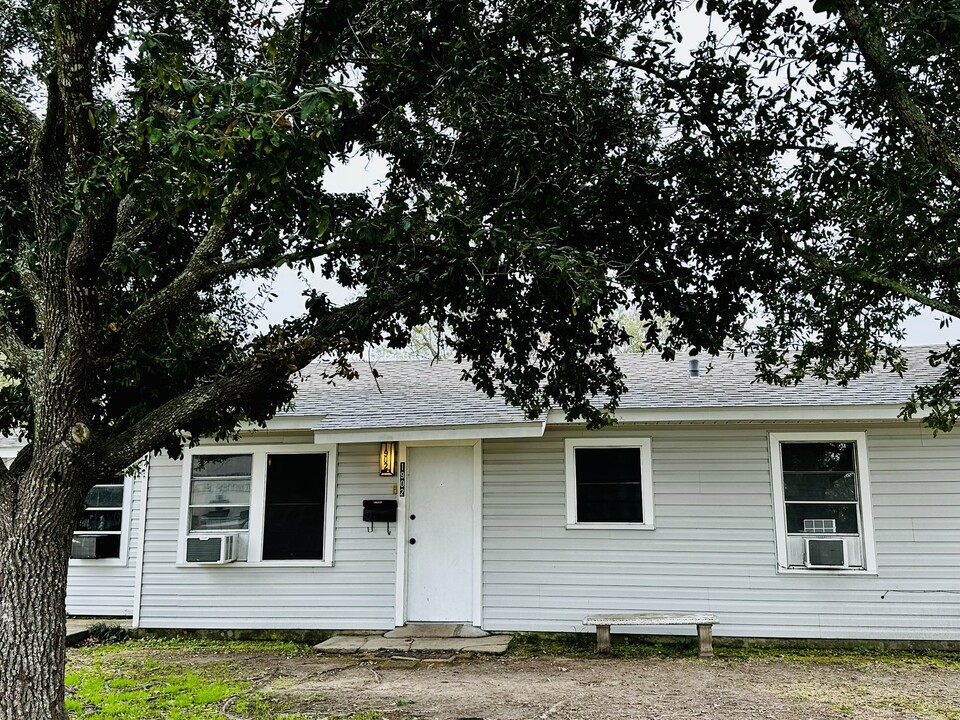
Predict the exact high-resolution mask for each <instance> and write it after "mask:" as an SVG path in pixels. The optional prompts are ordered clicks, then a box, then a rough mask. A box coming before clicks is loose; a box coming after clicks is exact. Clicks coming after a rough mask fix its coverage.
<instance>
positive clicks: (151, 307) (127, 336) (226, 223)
mask: <svg viewBox="0 0 960 720" xmlns="http://www.w3.org/2000/svg"><path fill="white" fill-rule="evenodd" d="M251 193H252V189H251V188H250V187H249V186H248V187H237V188H235V189H234V190H233V191H232V192H231V193H230V194H229V195H227V197H226V199H225V200H224V201H223V204H222V205H221V207H220V213H219V215H218V217H217V219H216V220H214V222H213V224H212V225H211V226H210V228H209V230H207V233H206V235H204V237H203V239H202V240H201V241H200V243H199V244H198V245H197V247H196V249H195V250H194V252H193V255H192V256H191V257H190V260H189V261H187V264H186V267H184V269H183V272H181V273H180V274H179V275H178V276H177V277H176V278H174V279H173V280H172V281H171V282H170V284H169V285H167V286H166V287H165V288H163V289H162V290H160V291H159V292H158V293H157V294H156V295H154V296H153V297H151V298H150V299H149V300H147V301H145V302H144V303H143V304H142V305H140V306H139V307H138V308H137V309H136V310H134V311H133V312H132V313H131V314H130V315H129V316H128V317H127V318H126V319H125V320H124V321H123V323H122V324H121V325H120V327H119V329H118V332H117V333H116V334H115V337H114V338H113V341H112V342H113V343H114V344H115V348H116V352H112V353H110V355H111V356H113V355H115V354H116V353H120V354H122V353H125V352H127V351H128V350H129V349H131V348H132V347H134V346H135V345H136V344H137V342H139V341H140V340H141V339H142V338H143V337H145V336H146V335H147V334H148V333H150V332H153V329H154V327H156V325H155V324H156V323H157V322H158V321H159V319H160V318H162V317H164V316H165V315H167V314H168V313H170V312H172V311H173V310H174V309H175V308H177V307H178V306H180V305H181V304H182V303H185V302H187V301H188V300H189V299H190V298H191V297H192V296H193V295H194V294H195V293H196V292H197V291H199V290H202V289H204V288H205V287H208V285H209V283H210V281H211V279H213V278H215V277H217V275H216V274H215V273H211V271H210V268H211V267H212V266H214V265H215V264H216V262H217V260H218V257H219V255H220V252H221V251H222V249H223V247H224V246H225V245H226V243H227V242H228V241H229V239H230V238H231V237H232V235H233V227H234V223H235V220H236V219H237V217H238V216H239V215H240V213H241V212H243V211H244V210H245V209H246V207H247V203H248V200H249V198H250V195H251Z"/></svg>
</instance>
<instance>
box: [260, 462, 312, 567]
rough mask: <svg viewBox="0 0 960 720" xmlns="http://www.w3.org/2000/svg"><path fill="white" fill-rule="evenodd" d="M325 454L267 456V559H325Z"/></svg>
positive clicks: (265, 542)
mask: <svg viewBox="0 0 960 720" xmlns="http://www.w3.org/2000/svg"><path fill="white" fill-rule="evenodd" d="M326 487H327V455H326V454H325V453H304V454H287V453H284V454H276V455H268V456H267V487H266V498H265V503H264V505H265V507H264V517H263V555H262V557H263V559H264V560H322V559H323V555H324V548H323V530H324V527H323V518H324V508H325V505H326Z"/></svg>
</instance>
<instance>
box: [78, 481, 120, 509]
mask: <svg viewBox="0 0 960 720" xmlns="http://www.w3.org/2000/svg"><path fill="white" fill-rule="evenodd" d="M86 505H87V507H101V508H102V507H123V482H122V481H120V483H119V484H114V483H110V484H103V485H94V486H93V487H92V488H90V492H88V493H87V500H86Z"/></svg>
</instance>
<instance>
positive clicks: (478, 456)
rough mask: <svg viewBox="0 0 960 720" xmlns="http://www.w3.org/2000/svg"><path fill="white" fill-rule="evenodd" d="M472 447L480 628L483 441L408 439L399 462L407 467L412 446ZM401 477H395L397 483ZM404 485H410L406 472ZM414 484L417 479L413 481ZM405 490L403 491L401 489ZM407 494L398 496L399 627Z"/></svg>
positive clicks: (403, 613)
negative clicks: (408, 451) (408, 453)
mask: <svg viewBox="0 0 960 720" xmlns="http://www.w3.org/2000/svg"><path fill="white" fill-rule="evenodd" d="M450 446H460V447H472V448H473V603H472V605H473V624H474V625H475V626H476V627H482V625H483V565H482V563H483V441H482V440H410V441H407V442H401V443H400V448H399V452H398V453H397V454H398V462H400V463H403V464H404V467H405V468H406V462H407V448H411V447H450ZM399 481H400V478H399V477H398V478H397V482H398V483H399ZM404 481H405V484H409V483H410V472H409V469H407V472H406V477H405V478H404ZM414 482H416V480H414ZM404 489H405V488H404ZM406 506H407V499H406V493H404V494H403V495H399V496H398V497H397V543H398V545H397V583H396V586H397V592H396V599H395V607H396V616H395V618H394V622H395V624H396V626H397V627H402V626H403V625H405V624H406V621H407V543H408V542H409V540H410V538H409V535H408V533H409V523H407V507H406Z"/></svg>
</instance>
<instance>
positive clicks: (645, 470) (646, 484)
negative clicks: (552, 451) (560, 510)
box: [564, 437, 655, 530]
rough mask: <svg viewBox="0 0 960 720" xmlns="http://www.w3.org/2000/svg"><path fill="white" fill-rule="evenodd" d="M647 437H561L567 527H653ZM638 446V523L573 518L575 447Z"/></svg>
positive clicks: (649, 457) (574, 504) (615, 528)
mask: <svg viewBox="0 0 960 720" xmlns="http://www.w3.org/2000/svg"><path fill="white" fill-rule="evenodd" d="M651 445H652V443H651V440H650V438H648V437H642V438H638V437H629V438H567V439H566V440H564V470H565V473H566V487H567V529H568V530H653V529H654V527H655V526H654V516H653V458H652V456H651ZM584 447H588V448H625V447H626V448H630V447H633V448H640V498H641V502H642V503H643V517H644V521H643V522H642V523H634V522H580V521H578V520H577V464H576V461H575V458H574V451H575V450H576V449H577V448H584Z"/></svg>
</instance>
